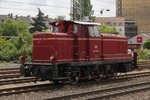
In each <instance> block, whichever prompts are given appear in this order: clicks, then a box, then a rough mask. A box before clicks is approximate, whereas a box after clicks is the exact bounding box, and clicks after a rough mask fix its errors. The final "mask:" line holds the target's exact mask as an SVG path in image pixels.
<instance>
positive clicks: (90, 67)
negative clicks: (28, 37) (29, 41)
mask: <svg viewBox="0 0 150 100" xmlns="http://www.w3.org/2000/svg"><path fill="white" fill-rule="evenodd" d="M98 26H99V24H98V23H91V22H79V21H65V20H61V21H58V22H53V23H51V24H50V28H51V30H52V32H42V33H36V34H34V36H33V52H32V62H31V63H27V62H26V63H24V64H22V66H21V69H22V70H21V72H22V73H23V75H25V76H27V77H29V76H35V77H36V78H37V79H41V80H50V81H53V82H54V83H58V82H60V81H61V82H66V81H69V82H72V83H77V82H78V80H81V79H95V80H100V79H101V78H103V77H109V78H110V77H114V76H115V75H116V73H118V72H128V71H130V70H131V69H133V68H134V66H133V65H132V56H131V54H128V53H127V50H128V44H127V38H126V37H125V36H120V35H115V34H100V31H99V29H98Z"/></svg>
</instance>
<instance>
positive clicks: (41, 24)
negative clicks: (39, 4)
mask: <svg viewBox="0 0 150 100" xmlns="http://www.w3.org/2000/svg"><path fill="white" fill-rule="evenodd" d="M38 9H39V8H38ZM33 20H34V23H33V24H32V25H33V27H32V28H31V29H30V32H31V33H34V32H36V31H38V32H42V31H43V30H46V29H47V28H48V27H47V26H46V24H45V19H44V13H42V12H41V10H40V9H39V13H38V15H37V18H34V19H33Z"/></svg>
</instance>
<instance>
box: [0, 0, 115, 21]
mask: <svg viewBox="0 0 150 100" xmlns="http://www.w3.org/2000/svg"><path fill="white" fill-rule="evenodd" d="M70 1H71V0H0V14H8V13H13V14H14V15H19V16H21V15H23V16H27V15H31V16H36V15H37V13H38V9H37V8H40V9H41V11H42V12H44V14H45V15H49V17H51V18H55V17H57V16H58V15H60V16H65V18H66V19H69V18H70V17H69V13H70ZM115 1H116V0H91V4H92V5H93V10H94V15H95V16H96V17H102V16H103V17H114V16H115V15H116V14H115V9H116V8H115V7H116V6H115ZM101 9H104V13H103V15H101V14H100V10H101ZM106 9H110V11H109V12H108V11H106Z"/></svg>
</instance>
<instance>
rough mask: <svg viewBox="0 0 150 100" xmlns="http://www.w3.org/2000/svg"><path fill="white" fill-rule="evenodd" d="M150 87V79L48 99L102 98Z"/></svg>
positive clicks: (83, 99)
mask: <svg viewBox="0 0 150 100" xmlns="http://www.w3.org/2000/svg"><path fill="white" fill-rule="evenodd" d="M149 89H150V81H147V82H141V83H136V84H130V85H122V86H117V87H111V88H105V89H101V90H96V91H91V92H83V93H78V94H72V95H66V96H60V97H53V98H48V99H46V100H102V99H106V98H110V97H114V96H118V95H122V94H127V93H131V92H137V91H143V90H149Z"/></svg>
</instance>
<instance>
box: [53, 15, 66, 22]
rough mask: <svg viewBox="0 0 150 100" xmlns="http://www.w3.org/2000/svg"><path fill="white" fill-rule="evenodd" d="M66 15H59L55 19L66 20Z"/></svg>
mask: <svg viewBox="0 0 150 100" xmlns="http://www.w3.org/2000/svg"><path fill="white" fill-rule="evenodd" d="M64 19H65V16H57V18H55V19H54V20H55V21H59V20H64Z"/></svg>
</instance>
